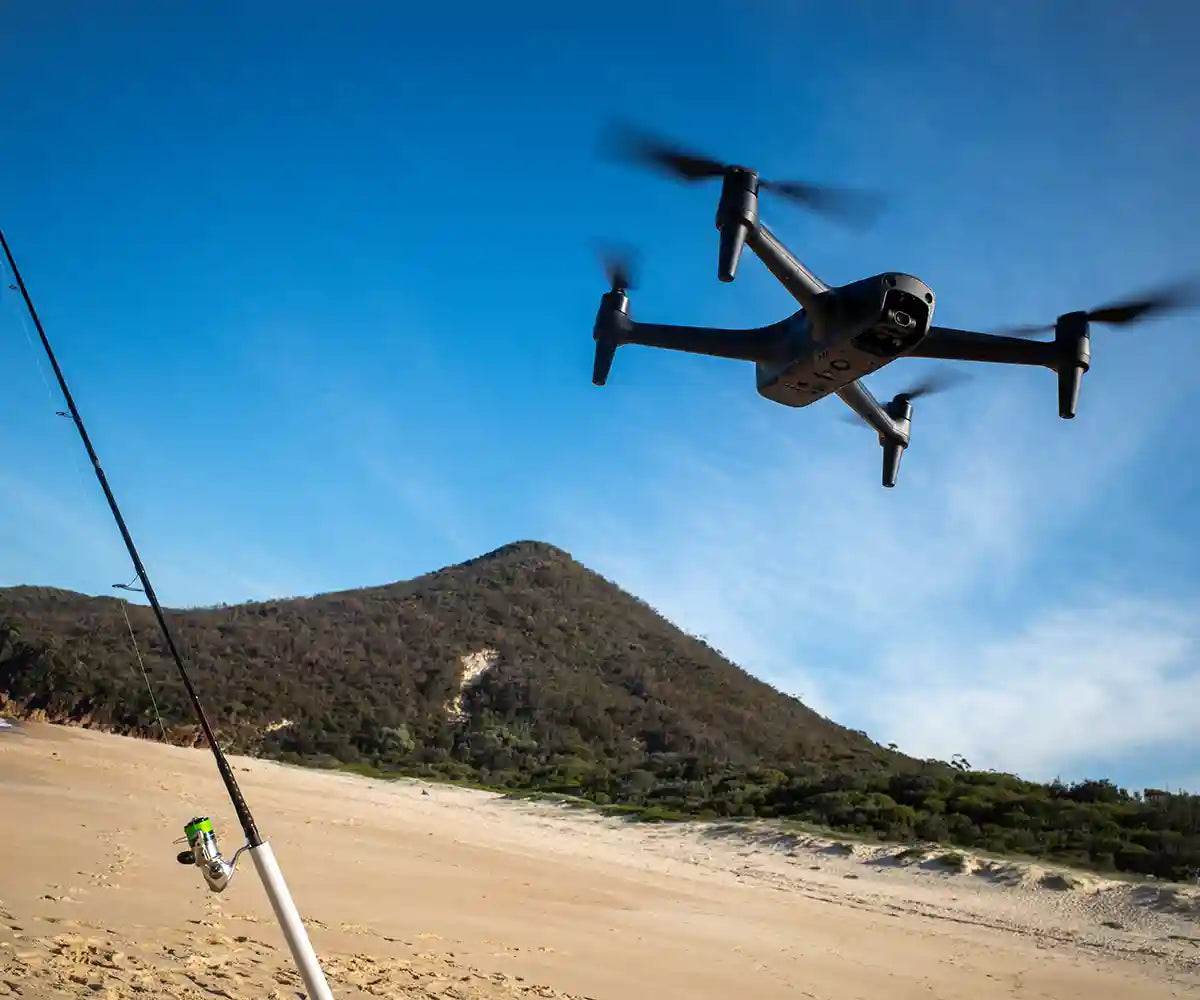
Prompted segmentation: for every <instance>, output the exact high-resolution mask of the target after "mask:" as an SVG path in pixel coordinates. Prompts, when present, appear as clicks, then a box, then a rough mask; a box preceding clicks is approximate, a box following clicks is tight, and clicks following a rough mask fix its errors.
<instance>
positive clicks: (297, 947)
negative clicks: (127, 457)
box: [0, 230, 333, 1000]
mask: <svg viewBox="0 0 1200 1000" xmlns="http://www.w3.org/2000/svg"><path fill="white" fill-rule="evenodd" d="M0 246H2V247H3V250H4V256H5V257H6V258H7V259H8V266H9V268H10V270H11V271H12V274H13V277H14V278H15V279H16V282H17V289H18V290H19V291H20V293H21V297H22V298H23V299H24V300H25V308H26V310H27V311H28V313H29V318H30V319H31V320H33V325H34V327H36V328H37V332H38V336H39V337H40V338H41V341H42V348H43V349H44V350H45V353H46V357H47V359H48V360H49V361H50V367H51V368H53V369H54V375H55V377H56V378H57V379H58V386H59V388H60V389H61V390H62V395H63V398H64V399H65V400H66V403H67V409H68V410H69V411H70V418H71V420H72V421H73V422H74V423H75V429H76V430H77V431H78V432H79V437H80V440H81V441H82V442H83V446H84V448H85V449H86V450H87V454H88V458H89V459H90V460H91V463H92V469H93V470H94V471H95V473H96V479H97V480H98V481H99V483H100V488H101V489H102V490H103V491H104V498H105V499H106V500H107V501H108V507H109V510H110V511H111V512H112V516H113V520H114V521H116V523H117V528H118V529H120V532H121V538H122V539H123V540H124V542H125V548H126V549H127V550H128V552H129V557H130V559H132V560H133V568H134V570H135V571H136V572H137V578H138V579H139V580H140V581H141V584H142V592H143V593H144V594H145V595H146V598H147V600H149V602H150V607H151V608H152V609H153V610H154V617H155V619H156V620H157V621H158V627H159V628H160V629H161V630H162V634H163V639H164V640H165V641H166V644H167V649H168V651H169V652H170V654H171V659H172V660H174V661H175V667H176V669H177V670H178V672H179V678H180V680H181V681H183V686H184V689H185V690H186V691H187V695H188V699H189V700H190V701H191V704H192V709H193V711H194V712H195V713H196V719H197V721H198V722H199V723H200V728H201V730H202V731H203V732H204V738H205V739H206V740H207V741H208V746H209V749H210V750H211V751H212V755H213V759H214V760H215V761H216V764H217V770H218V771H219V772H220V775H221V781H222V782H223V784H224V785H225V791H226V792H227V794H228V795H229V799H230V801H231V802H232V803H233V809H234V812H235V813H237V818H238V822H239V823H241V826H242V832H243V833H244V834H245V837H246V845H245V848H244V849H245V850H246V851H248V852H249V854H250V857H251V858H252V859H253V861H254V867H255V868H256V869H257V870H258V875H259V878H260V879H261V880H262V884H263V889H264V890H265V891H266V893H267V897H268V898H269V899H270V902H271V908H272V909H273V910H274V911H275V916H276V918H277V919H278V920H279V923H280V929H281V930H282V931H283V935H284V938H285V939H286V941H287V944H288V949H289V950H290V951H291V953H292V959H293V961H294V962H295V963H296V967H297V970H298V971H299V973H300V977H301V979H303V980H304V985H305V987H306V988H307V993H308V997H309V1000H333V994H332V993H331V992H330V991H329V984H328V983H327V982H326V980H325V973H324V971H323V970H322V969H321V964H320V962H319V961H318V960H317V956H316V952H314V951H313V947H312V944H311V942H310V941H309V939H308V932H307V931H306V930H305V929H304V924H303V922H302V921H301V919H300V914H299V912H298V911H297V909H296V904H295V902H294V901H293V900H292V895H291V893H290V892H289V891H288V887H287V883H286V882H285V881H284V878H283V872H281V871H280V869H279V864H278V862H277V861H276V860H275V853H274V851H273V850H272V849H271V845H270V844H269V843H267V842H266V841H265V840H263V838H262V836H261V835H260V834H259V832H258V827H257V826H256V825H255V822H254V817H253V816H252V815H251V813H250V807H249V806H248V805H246V800H245V799H244V798H243V797H242V792H241V789H240V788H238V784H237V778H236V777H235V776H234V773H233V768H232V767H230V766H229V761H228V760H227V759H226V758H225V754H224V751H222V749H221V745H220V744H219V743H218V742H217V737H216V734H215V733H214V732H213V729H212V726H211V725H210V724H209V721H208V716H207V715H206V714H205V711H204V706H203V705H202V704H201V702H200V697H199V695H197V694H196V689H195V688H194V687H192V681H191V678H190V677H189V676H188V672H187V667H185V666H184V663H183V657H182V656H180V654H179V648H178V647H177V646H176V645H175V637H174V636H173V635H172V634H171V629H170V626H169V625H168V624H167V619H166V616H165V615H164V614H163V609H162V606H161V605H160V604H159V603H158V595H157V594H155V592H154V586H153V585H152V584H151V583H150V577H149V575H148V574H147V572H146V567H145V566H144V565H142V558H141V556H140V555H138V550H137V546H136V545H134V542H133V537H132V536H131V535H130V534H129V528H128V527H127V526H126V524H125V518H124V517H123V516H122V514H121V508H120V507H119V506H118V505H117V500H116V497H115V496H113V492H112V489H111V488H110V487H109V485H108V479H107V478H106V477H105V475H104V470H103V468H101V466H100V459H99V457H98V456H97V455H96V449H95V448H93V447H92V440H91V438H90V437H89V436H88V433H87V428H86V427H84V424H83V418H82V417H81V416H80V415H79V410H78V408H77V407H76V406H75V399H74V397H73V396H72V395H71V390H70V389H69V388H68V387H67V380H66V377H65V376H64V375H63V372H62V368H61V367H59V364H58V359H57V358H56V357H55V355H54V350H53V348H52V347H51V346H50V339H49V338H48V337H47V336H46V331H45V329H44V328H43V327H42V321H41V320H40V319H39V318H38V314H37V310H36V309H35V308H34V305H33V299H31V298H30V296H29V290H28V289H27V288H26V287H25V281H24V279H23V278H22V277H21V272H20V269H19V268H18V267H17V262H16V260H14V259H13V255H12V251H11V250H10V249H9V246H8V240H6V239H5V238H4V232H3V231H2V230H0ZM131 631H132V629H131ZM138 657H139V660H140V658H141V654H140V653H139V654H138ZM184 834H185V836H186V837H187V842H188V845H189V848H190V850H188V851H183V852H181V853H180V854H179V855H178V857H177V860H178V861H180V862H181V863H183V864H195V865H196V866H197V867H198V868H199V869H200V871H201V873H202V874H203V876H204V880H205V882H207V883H208V887H209V888H210V889H212V890H213V891H214V892H221V891H222V890H223V889H224V888H225V887H226V886H227V885H228V884H229V880H230V878H232V876H233V871H234V861H235V860H236V858H237V857H238V855H239V854H241V851H240V850H239V851H238V852H237V854H235V855H234V860H231V861H226V860H225V859H224V858H222V857H221V852H220V850H219V849H218V848H217V842H216V836H215V834H214V832H213V828H212V821H211V820H210V819H209V818H208V817H206V816H198V817H196V818H195V819H193V820H192V821H191V822H190V823H189V824H187V826H186V827H185V828H184Z"/></svg>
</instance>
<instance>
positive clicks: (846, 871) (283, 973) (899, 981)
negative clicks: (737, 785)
mask: <svg viewBox="0 0 1200 1000" xmlns="http://www.w3.org/2000/svg"><path fill="white" fill-rule="evenodd" d="M234 764H235V768H236V771H237V774H238V779H239V781H240V782H241V783H242V785H243V790H244V792H245V794H246V797H247V799H248V800H249V802H250V804H251V807H252V808H253V809H254V811H255V815H256V818H257V820H258V823H259V826H260V829H261V831H262V833H263V835H264V836H265V837H266V838H267V839H268V840H269V841H270V842H271V844H272V845H273V847H274V849H275V853H276V856H277V857H278V859H279V863H280V865H281V866H282V868H283V871H284V874H285V875H286V877H287V879H288V882H289V884H290V886H291V888H292V891H293V893H294V895H295V898H296V902H297V905H298V906H299V908H300V911H301V914H302V915H303V916H304V918H305V921H306V923H307V925H308V927H309V932H310V934H311V936H312V940H313V943H314V945H315V947H316V948H317V951H318V954H319V955H320V957H321V959H322V962H323V963H324V965H325V966H326V969H327V973H328V975H329V979H330V985H331V987H332V989H333V993H334V995H335V996H336V997H338V998H361V997H397V996H408V997H417V996H426V995H436V996H442V997H448V998H454V1000H473V998H492V997H522V996H537V997H544V998H555V997H591V998H595V1000H618V998H619V1000H628V998H630V997H643V996H644V997H655V998H663V1000H685V998H686V1000H707V998H718V997H720V998H732V997H737V998H755V1000H771V998H777V997H778V998H782V997H814V998H822V1000H824V998H829V1000H860V998H861V1000H882V998H889V1000H903V998H918V997H919V998H922V1000H950V998H964V1000H965V998H972V1000H988V998H1002V997H1004V998H1007V997H1046V998H1053V1000H1070V998H1080V1000H1083V998H1087V1000H1101V998H1108V997H1111V998H1114V1000H1115V998H1121V1000H1137V998H1167V997H1195V996H1200V900H1198V898H1197V896H1198V895H1200V893H1198V891H1197V890H1195V889H1193V888H1185V887H1178V886H1166V885H1159V884H1155V883H1144V882H1143V883H1137V884H1134V883H1126V882H1122V881H1117V880H1111V879H1101V878H1098V877H1095V876H1090V877H1088V876H1080V875H1071V874H1070V873H1065V874H1064V873H1063V872H1062V871H1061V870H1060V869H1054V868H1047V867H1043V866H1037V865H1032V864H1016V863H1006V862H1000V861H994V860H993V861H987V860H984V859H979V858H972V857H969V856H968V858H967V865H966V867H965V869H964V871H962V872H960V873H951V872H949V871H947V870H946V869H945V868H944V867H943V866H941V865H940V864H939V863H937V861H936V856H935V855H934V854H933V853H931V852H925V853H922V852H920V851H912V852H910V853H909V854H907V855H901V854H900V853H899V851H900V848H898V847H894V846H893V847H886V846H878V845H875V846H870V847H868V846H865V845H856V844H854V843H853V842H850V841H846V842H837V841H834V840H832V839H830V838H823V837H819V836H807V835H795V834H792V835H782V834H780V833H778V832H773V831H772V830H770V829H766V828H754V827H737V826H733V825H700V824H696V825H690V824H689V825H648V824H634V823H627V822H621V821H618V820H614V819H608V818H604V817H601V816H599V815H598V814H596V813H593V812H590V811H585V810H579V809H571V808H565V807H562V806H555V805H552V804H547V803H533V802H516V801H510V800H505V799H504V798H502V797H500V796H497V795H493V794H488V793H484V792H478V791H470V790H465V789H459V788H453V787H448V786H442V785H434V784H427V783H423V782H416V781H395V782H381V781H372V780H368V779H364V778H360V777H357V776H353V775H347V774H337V773H328V772H318V771H310V770H304V769H300V768H294V767H288V766H284V765H280V764H275V763H271V762H267V761H258V760H252V759H246V758H234ZM194 815H209V816H211V817H212V818H213V820H214V823H215V824H216V828H217V832H218V836H219V838H220V842H221V847H222V850H223V852H224V853H225V855H226V856H227V857H228V856H229V855H231V854H232V853H233V851H234V850H235V849H236V848H237V847H238V846H239V844H240V831H239V829H238V827H237V824H236V822H235V821H234V818H233V815H232V810H231V809H230V807H229V805H228V803H227V801H226V799H225V796H224V792H223V789H222V787H221V785H220V782H219V780H218V778H217V775H216V769H215V768H214V766H213V762H212V757H211V755H210V754H209V753H208V752H207V751H204V750H189V749H183V748H177V747H168V746H163V745H158V744H154V743H150V742H144V741H138V740H133V739H126V738H121V737H117V736H111V735H107V734H103V733H97V732H90V731H85V730H81V729H71V728H65V727H55V726H49V725H44V724H23V725H20V726H17V727H15V728H13V729H5V730H2V731H0V851H2V856H3V866H2V867H0V997H10V996H11V997H20V998H22V1000H40V998H50V997H64V996H71V997H75V996H94V997H103V998H110V1000H118V998H119V1000H124V998H130V997H151V996H164V997H173V998H174V997H178V998H184V997H186V998H193V997H194V998H210V997H214V996H215V997H224V998H238V1000H240V998H251V997H277V998H294V997H296V996H297V995H298V994H299V991H300V990H301V984H300V981H299V977H298V976H297V975H296V973H295V972H294V970H293V967H292V964H291V961H290V959H289V956H288V954H287V951H286V947H285V945H284V941H283V938H282V935H281V933H280V931H279V929H278V927H277V925H276V924H275V922H274V919H273V917H272V914H271V912H270V907H269V904H268V903H267V900H266V897H265V895H264V893H263V889H262V886H261V885H260V883H259V881H258V878H257V875H256V874H255V872H254V869H253V866H252V865H251V864H249V863H248V861H247V863H246V864H244V866H243V865H239V870H238V873H237V875H236V876H235V877H234V880H233V882H232V884H231V885H230V886H229V887H228V888H227V889H226V890H225V892H224V893H222V894H220V895H215V894H212V893H210V892H209V891H208V890H207V889H206V888H205V887H204V885H203V882H202V880H201V878H200V874H199V872H198V871H196V870H195V869H192V868H186V867H184V866H182V865H179V864H178V863H177V862H176V860H175V855H176V853H177V852H178V851H179V850H180V849H181V845H178V844H175V843H173V841H175V840H176V839H178V838H180V837H182V833H183V825H184V823H186V822H187V821H188V820H189V819H190V818H191V817H192V816H194Z"/></svg>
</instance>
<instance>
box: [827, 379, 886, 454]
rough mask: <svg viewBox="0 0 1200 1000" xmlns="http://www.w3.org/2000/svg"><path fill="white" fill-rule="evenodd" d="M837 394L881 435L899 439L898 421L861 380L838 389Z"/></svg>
mask: <svg viewBox="0 0 1200 1000" xmlns="http://www.w3.org/2000/svg"><path fill="white" fill-rule="evenodd" d="M837 395H838V397H839V398H840V399H841V401H842V402H843V403H845V404H846V405H847V406H848V407H850V409H852V410H853V411H854V412H855V413H856V414H858V416H859V417H861V418H862V419H863V420H864V421H865V422H866V423H867V424H869V425H870V426H871V427H873V428H874V429H875V430H876V431H877V432H878V433H879V435H880V436H881V437H884V438H896V439H897V440H899V436H900V435H899V428H898V427H897V426H896V422H895V421H894V420H893V419H892V418H891V416H890V415H889V414H888V412H887V410H885V409H884V408H883V404H881V403H880V402H879V400H877V399H876V398H875V397H874V396H873V395H872V394H871V390H870V389H868V388H867V387H866V386H865V385H863V384H862V383H861V382H858V381H854V382H851V383H850V384H849V385H844V386H842V387H841V388H840V389H838V390H837Z"/></svg>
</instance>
